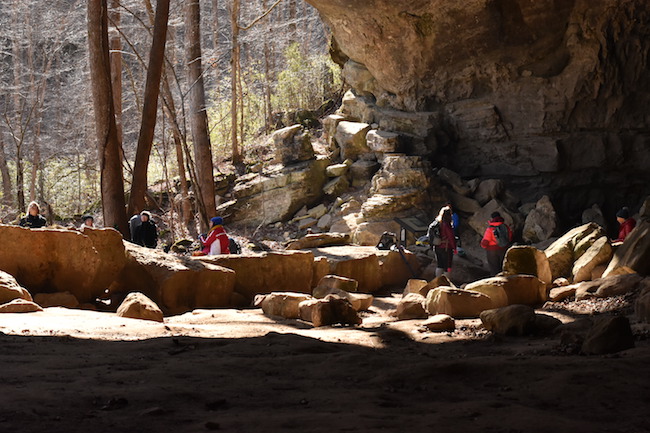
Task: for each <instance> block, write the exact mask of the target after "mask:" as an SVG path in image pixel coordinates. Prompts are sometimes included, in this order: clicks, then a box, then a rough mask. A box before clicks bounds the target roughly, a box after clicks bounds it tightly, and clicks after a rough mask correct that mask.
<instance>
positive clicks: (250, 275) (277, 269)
mask: <svg viewBox="0 0 650 433" xmlns="http://www.w3.org/2000/svg"><path fill="white" fill-rule="evenodd" d="M194 260H195V261H198V262H201V263H204V264H206V265H207V264H211V265H212V266H214V265H218V266H217V268H219V269H223V268H227V269H231V270H233V271H235V274H233V280H234V291H235V292H237V293H239V294H241V295H243V296H244V297H245V298H246V299H249V300H252V299H253V298H254V297H255V295H257V294H264V293H271V292H277V291H286V292H299V293H311V290H312V278H313V262H314V255H313V254H312V253H311V252H310V251H275V252H266V253H260V254H243V255H232V254H231V255H220V256H204V257H196V258H194Z"/></svg>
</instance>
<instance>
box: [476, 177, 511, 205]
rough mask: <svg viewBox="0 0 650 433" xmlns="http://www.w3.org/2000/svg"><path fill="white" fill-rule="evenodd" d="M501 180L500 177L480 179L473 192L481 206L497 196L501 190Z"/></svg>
mask: <svg viewBox="0 0 650 433" xmlns="http://www.w3.org/2000/svg"><path fill="white" fill-rule="evenodd" d="M503 189H504V188H503V181H502V180H500V179H486V180H484V181H481V183H479V184H478V187H477V188H476V191H475V192H474V198H475V199H476V201H478V202H479V204H480V205H481V206H484V205H485V204H487V203H488V202H489V201H491V200H494V199H496V198H498V197H499V196H500V195H501V192H503Z"/></svg>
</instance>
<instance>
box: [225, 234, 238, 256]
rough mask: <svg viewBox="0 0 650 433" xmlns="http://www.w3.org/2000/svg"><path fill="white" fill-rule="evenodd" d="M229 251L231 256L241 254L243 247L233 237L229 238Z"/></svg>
mask: <svg viewBox="0 0 650 433" xmlns="http://www.w3.org/2000/svg"><path fill="white" fill-rule="evenodd" d="M228 249H229V250H230V254H241V245H239V242H237V241H236V240H234V239H233V238H231V237H228Z"/></svg>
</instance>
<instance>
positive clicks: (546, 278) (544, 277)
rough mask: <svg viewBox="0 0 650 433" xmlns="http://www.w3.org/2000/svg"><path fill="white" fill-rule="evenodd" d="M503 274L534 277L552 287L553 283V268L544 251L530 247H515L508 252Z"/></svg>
mask: <svg viewBox="0 0 650 433" xmlns="http://www.w3.org/2000/svg"><path fill="white" fill-rule="evenodd" d="M503 273H504V274H507V275H521V274H525V275H534V276H536V277H537V278H539V279H540V280H541V281H542V282H544V283H545V284H547V285H550V284H551V282H552V281H553V274H552V273H551V266H550V265H549V262H548V258H547V257H546V254H544V252H543V251H540V250H538V249H537V248H535V247H530V246H513V247H510V248H509V249H508V251H507V252H506V257H505V259H504V261H503Z"/></svg>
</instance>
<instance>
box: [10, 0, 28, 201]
mask: <svg viewBox="0 0 650 433" xmlns="http://www.w3.org/2000/svg"><path fill="white" fill-rule="evenodd" d="M13 12H14V14H13V28H14V31H15V32H16V35H15V36H14V38H13V44H12V48H11V50H12V55H13V60H14V63H13V67H14V70H13V72H14V77H13V78H14V86H15V90H14V92H13V96H14V98H13V99H14V100H13V104H14V115H15V120H14V127H13V129H14V132H13V133H12V135H13V136H14V143H15V145H16V202H17V204H18V209H25V190H24V188H25V185H24V183H23V180H24V178H23V159H22V158H23V155H22V145H23V139H24V137H25V131H24V125H23V116H22V114H23V109H24V107H25V105H24V104H23V103H21V100H20V95H21V93H22V92H21V91H20V89H21V86H22V60H23V59H22V57H23V56H22V47H21V46H20V41H21V40H22V38H20V37H19V36H18V35H19V34H20V33H22V31H19V28H18V23H19V20H18V15H19V7H18V1H17V0H14V11H13ZM18 130H20V132H19V133H18V134H17V131H18Z"/></svg>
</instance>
